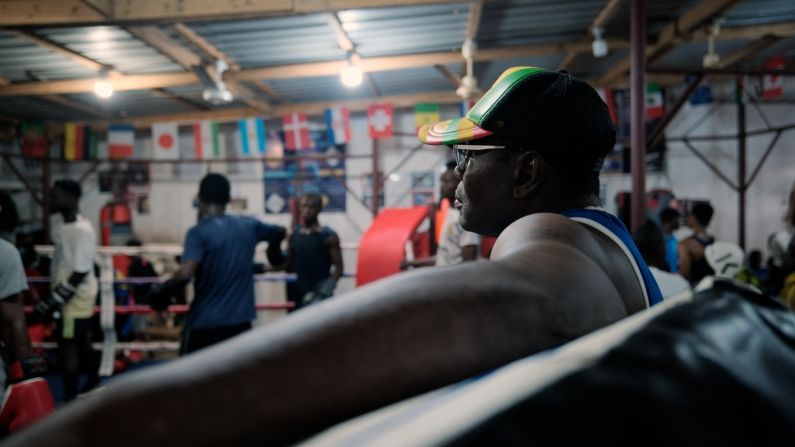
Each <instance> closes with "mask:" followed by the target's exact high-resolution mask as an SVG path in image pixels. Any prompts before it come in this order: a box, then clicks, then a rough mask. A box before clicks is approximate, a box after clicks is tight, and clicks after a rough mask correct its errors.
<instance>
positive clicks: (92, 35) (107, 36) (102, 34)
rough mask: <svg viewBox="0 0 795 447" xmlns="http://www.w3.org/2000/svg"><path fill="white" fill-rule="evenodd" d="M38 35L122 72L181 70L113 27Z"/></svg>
mask: <svg viewBox="0 0 795 447" xmlns="http://www.w3.org/2000/svg"><path fill="white" fill-rule="evenodd" d="M40 34H42V35H44V36H46V37H48V38H50V39H52V40H54V41H55V42H58V43H60V44H61V45H64V46H65V47H67V48H69V49H71V50H74V51H77V52H78V53H81V54H84V55H86V56H87V57H89V58H91V59H94V60H95V61H97V62H99V63H101V64H105V65H110V66H112V67H114V68H115V69H116V70H118V71H120V72H122V73H126V74H141V73H165V72H174V71H182V67H180V66H179V65H177V64H175V63H174V62H173V61H172V60H171V59H169V58H168V57H166V56H164V55H162V54H160V53H159V52H157V51H156V50H154V49H153V48H151V47H150V46H148V45H146V44H145V43H143V42H141V41H140V40H138V39H136V38H134V37H133V36H132V35H131V34H130V33H128V32H127V31H125V30H123V29H122V28H120V27H117V26H93V27H86V28H52V29H45V30H42V31H40Z"/></svg>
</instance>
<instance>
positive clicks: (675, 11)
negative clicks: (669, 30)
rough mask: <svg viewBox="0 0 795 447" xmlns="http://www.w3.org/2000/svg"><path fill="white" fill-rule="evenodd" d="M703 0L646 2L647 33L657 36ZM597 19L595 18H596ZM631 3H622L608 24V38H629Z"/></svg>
mask: <svg viewBox="0 0 795 447" xmlns="http://www.w3.org/2000/svg"><path fill="white" fill-rule="evenodd" d="M700 1H701V0H655V1H653V2H644V4H645V7H646V33H647V34H648V35H650V36H656V35H657V34H659V33H660V31H662V29H663V28H665V27H666V26H668V25H669V24H670V23H671V22H673V21H674V20H676V19H677V18H678V17H679V16H681V15H682V14H684V13H685V12H687V11H688V10H690V9H691V8H693V7H694V6H696V5H697V4H698V3H699V2H700ZM594 17H595V16H594ZM629 19H630V2H621V5H620V6H619V7H618V9H617V10H616V12H615V14H613V17H611V18H610V20H609V21H608V22H607V27H606V33H605V36H607V37H622V38H627V39H628V38H629V29H630V21H629Z"/></svg>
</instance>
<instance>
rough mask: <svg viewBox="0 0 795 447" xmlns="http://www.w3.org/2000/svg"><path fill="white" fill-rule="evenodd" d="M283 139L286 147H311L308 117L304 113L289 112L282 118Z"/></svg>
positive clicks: (295, 148) (294, 148)
mask: <svg viewBox="0 0 795 447" xmlns="http://www.w3.org/2000/svg"><path fill="white" fill-rule="evenodd" d="M282 123H283V124H284V140H285V143H286V144H285V148H287V149H293V150H297V149H308V148H311V147H312V140H311V139H310V138H309V119H308V118H307V117H306V114H305V113H295V112H294V113H291V114H289V115H285V116H284V117H283V118H282Z"/></svg>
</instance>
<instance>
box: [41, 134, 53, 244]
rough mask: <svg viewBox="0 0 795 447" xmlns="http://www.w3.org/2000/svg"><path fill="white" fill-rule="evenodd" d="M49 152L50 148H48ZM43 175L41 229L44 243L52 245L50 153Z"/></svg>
mask: <svg viewBox="0 0 795 447" xmlns="http://www.w3.org/2000/svg"><path fill="white" fill-rule="evenodd" d="M48 151H49V148H48ZM41 163H42V175H41V213H42V216H41V228H42V229H43V230H44V243H45V244H49V243H50V183H51V181H50V180H51V179H50V177H51V176H52V174H51V172H50V168H51V163H52V161H51V160H50V154H49V152H48V153H47V154H46V155H45V156H44V159H43V160H42V161H41Z"/></svg>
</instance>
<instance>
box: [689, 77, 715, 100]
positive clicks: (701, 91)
mask: <svg viewBox="0 0 795 447" xmlns="http://www.w3.org/2000/svg"><path fill="white" fill-rule="evenodd" d="M688 82H693V81H692V80H690V79H688ZM689 101H690V105H692V106H698V105H702V104H712V101H713V99H712V88H711V87H710V86H709V81H707V80H706V79H704V80H702V81H701V83H700V84H699V85H698V87H696V89H695V90H693V94H692V95H690V99H689Z"/></svg>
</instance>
